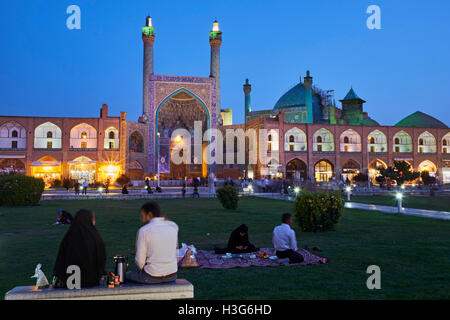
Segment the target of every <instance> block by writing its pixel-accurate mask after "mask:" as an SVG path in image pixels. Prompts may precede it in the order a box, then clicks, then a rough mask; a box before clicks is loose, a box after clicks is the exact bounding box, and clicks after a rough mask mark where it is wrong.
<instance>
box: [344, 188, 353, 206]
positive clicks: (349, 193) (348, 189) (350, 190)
mask: <svg viewBox="0 0 450 320" xmlns="http://www.w3.org/2000/svg"><path fill="white" fill-rule="evenodd" d="M345 192H346V193H347V201H349V202H350V196H351V195H352V187H350V186H347V187H346V188H345Z"/></svg>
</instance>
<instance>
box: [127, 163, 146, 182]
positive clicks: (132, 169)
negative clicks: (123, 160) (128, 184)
mask: <svg viewBox="0 0 450 320" xmlns="http://www.w3.org/2000/svg"><path fill="white" fill-rule="evenodd" d="M127 176H129V177H130V179H131V180H142V179H144V167H143V166H142V165H141V163H140V162H139V161H133V162H131V163H129V164H128V166H127Z"/></svg>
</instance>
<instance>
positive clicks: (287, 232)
mask: <svg viewBox="0 0 450 320" xmlns="http://www.w3.org/2000/svg"><path fill="white" fill-rule="evenodd" d="M281 222H282V224H281V225H279V226H276V227H275V229H273V238H272V242H273V247H274V248H275V250H276V255H277V257H278V258H279V259H286V258H289V263H300V262H303V260H304V259H303V256H302V255H301V254H300V253H298V252H297V249H298V248H297V239H296V238H295V231H294V230H293V229H292V228H291V225H292V216H291V214H289V213H283V215H282V216H281Z"/></svg>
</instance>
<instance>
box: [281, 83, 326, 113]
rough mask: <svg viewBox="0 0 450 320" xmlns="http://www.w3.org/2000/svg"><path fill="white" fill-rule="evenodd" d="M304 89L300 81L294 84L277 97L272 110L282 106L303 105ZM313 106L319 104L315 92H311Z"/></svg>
mask: <svg viewBox="0 0 450 320" xmlns="http://www.w3.org/2000/svg"><path fill="white" fill-rule="evenodd" d="M305 95H306V90H305V88H304V87H303V85H302V84H301V83H299V84H297V85H295V86H294V87H293V88H291V89H290V90H288V91H287V92H286V93H285V94H283V95H282V96H281V98H280V99H278V101H277V103H276V104H275V107H274V110H279V109H283V108H291V107H299V106H304V105H305ZM312 102H313V107H314V106H316V105H318V104H319V100H318V98H317V96H316V94H314V91H313V94H312Z"/></svg>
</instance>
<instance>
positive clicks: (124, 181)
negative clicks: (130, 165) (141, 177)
mask: <svg viewBox="0 0 450 320" xmlns="http://www.w3.org/2000/svg"><path fill="white" fill-rule="evenodd" d="M116 182H117V183H118V184H120V185H121V186H124V185H127V184H129V183H130V178H129V177H127V176H126V175H124V174H122V175H120V177H118V178H117V180H116Z"/></svg>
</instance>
